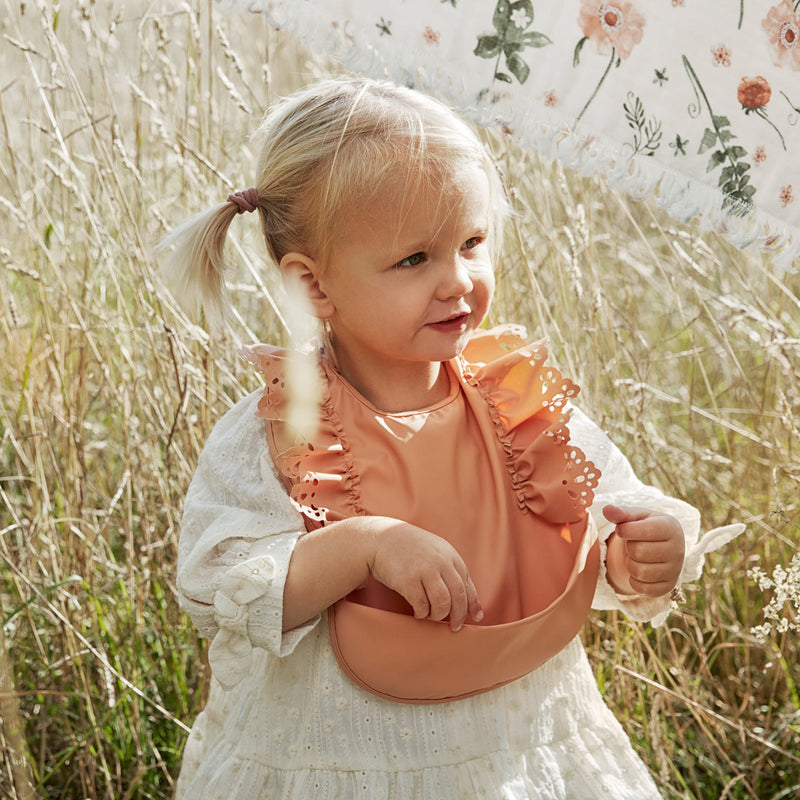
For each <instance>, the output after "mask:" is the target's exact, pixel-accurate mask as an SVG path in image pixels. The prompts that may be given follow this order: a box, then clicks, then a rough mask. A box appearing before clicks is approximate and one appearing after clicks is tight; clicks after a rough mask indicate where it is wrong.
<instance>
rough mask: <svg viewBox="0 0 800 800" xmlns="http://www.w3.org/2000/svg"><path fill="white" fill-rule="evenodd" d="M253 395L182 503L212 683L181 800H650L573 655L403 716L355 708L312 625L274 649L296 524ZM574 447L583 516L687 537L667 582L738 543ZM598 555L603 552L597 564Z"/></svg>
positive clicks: (386, 706)
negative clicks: (666, 518) (589, 490)
mask: <svg viewBox="0 0 800 800" xmlns="http://www.w3.org/2000/svg"><path fill="white" fill-rule="evenodd" d="M260 396H261V391H257V392H255V393H253V394H252V395H250V396H249V397H247V398H245V399H244V400H242V401H241V402H239V403H238V404H237V405H236V406H235V407H234V408H233V409H232V410H231V411H230V412H228V413H227V414H226V415H225V416H224V417H223V418H222V420H221V421H220V422H219V423H218V424H217V426H216V427H215V429H214V431H213V432H212V434H211V436H210V437H209V440H208V442H207V444H206V447H205V449H204V451H203V453H202V455H201V458H200V461H199V464H198V468H197V472H196V474H195V477H194V479H193V481H192V484H191V486H190V489H189V492H188V494H187V497H186V504H185V511H184V519H183V526H182V530H181V538H180V546H179V565H178V590H179V596H180V598H181V604H182V606H183V608H184V609H185V610H186V611H188V612H189V614H190V615H191V616H192V618H193V620H194V622H195V624H196V625H197V627H198V629H199V630H200V632H201V633H202V634H204V635H205V636H207V637H208V638H209V639H210V640H211V646H210V649H209V663H210V665H211V668H212V672H213V674H214V675H215V676H218V677H219V679H220V680H221V681H222V682H223V683H224V684H225V685H226V686H227V687H228V688H227V690H225V689H223V688H222V685H221V683H220V681H219V680H217V679H216V678H213V679H212V685H211V692H210V697H209V699H208V703H207V706H206V708H205V710H204V711H203V712H202V713H201V714H200V716H199V717H198V719H197V720H196V721H195V724H194V726H193V728H192V733H191V735H190V737H189V740H188V744H187V746H186V750H185V753H184V762H183V767H182V771H181V775H180V779H179V782H178V792H177V798H178V799H179V800H201V799H202V800H229V798H236V799H237V800H268V799H269V800H273V799H277V798H281V800H309V798H314V800H334V799H338V800H344V799H346V800H352V798H364V800H390V799H391V800H426V799H427V800H456V798H469V800H475V799H476V798H481V800H493V799H496V800H500V799H501V798H503V800H523V799H524V800H534V799H538V800H582V798H586V800H589V799H590V798H591V800H594V798H596V797H598V796H608V797H614V798H616V799H617V800H626V799H627V800H655V798H658V797H659V793H658V791H657V790H656V787H655V785H654V783H653V782H652V780H651V778H650V775H649V772H648V769H647V768H646V767H645V765H644V764H643V763H642V761H641V760H640V759H639V758H638V757H637V756H636V754H635V753H634V751H633V749H632V747H631V744H630V742H629V740H628V737H627V736H626V734H625V732H624V731H623V729H622V728H621V726H620V724H619V723H618V722H617V720H616V719H615V717H614V716H613V714H612V713H611V711H610V710H609V709H608V707H607V706H606V705H605V703H604V701H603V699H602V697H601V694H600V691H599V690H598V687H597V683H596V681H595V678H594V676H593V674H592V671H591V669H590V666H589V663H588V660H587V658H586V654H585V652H584V649H583V647H582V645H581V643H580V641H579V640H578V639H575V640H574V641H573V642H572V643H571V644H570V645H568V646H567V648H566V649H564V650H563V651H562V652H561V653H559V654H558V655H557V656H556V657H555V658H553V659H551V660H550V661H548V662H547V663H545V664H544V665H543V666H542V667H540V668H539V669H537V670H535V671H534V672H533V673H531V674H529V675H527V676H526V677H524V678H522V679H520V680H517V681H515V682H513V683H511V684H508V685H507V686H503V687H501V688H499V689H495V690H493V691H490V692H486V693H483V694H480V695H477V696H475V697H471V698H467V699H464V700H459V701H457V702H452V703H443V704H436V705H404V704H399V703H392V702H389V701H387V700H383V699H381V698H378V697H376V696H374V695H371V694H369V693H367V692H366V691H364V690H363V689H361V688H360V687H358V686H356V685H355V684H354V683H352V682H351V681H350V680H349V679H348V678H347V677H346V676H345V674H344V673H343V672H342V670H341V669H340V668H339V665H338V662H337V660H336V657H335V655H334V653H333V651H332V648H331V642H330V637H329V634H328V627H327V624H325V619H324V615H322V616H321V617H320V618H317V619H314V620H312V621H311V622H309V623H308V624H306V625H304V626H301V627H300V628H297V629H295V630H292V631H289V632H288V633H282V632H281V627H282V626H281V623H282V614H283V611H282V599H283V586H284V581H285V578H286V573H287V570H288V566H289V560H290V558H291V554H292V549H293V547H294V544H295V542H296V540H297V537H298V536H300V535H301V534H302V533H303V532H305V526H304V523H303V520H302V517H301V516H300V514H299V512H298V511H297V510H296V509H295V508H294V506H293V505H292V504H291V502H290V501H289V498H288V495H287V494H286V492H285V490H284V488H283V485H282V484H281V483H280V481H279V480H278V478H277V477H276V474H275V470H274V467H273V464H272V461H271V458H270V455H269V448H268V445H267V440H266V431H265V426H264V422H263V420H261V419H259V418H257V417H256V415H255V412H256V407H257V403H258V400H259V398H260ZM570 429H571V433H572V440H573V441H574V442H575V443H576V445H578V446H579V447H580V448H581V449H582V450H583V451H584V452H585V453H586V456H587V457H588V458H589V459H591V460H592V461H593V462H594V463H595V465H596V466H598V467H599V468H600V469H601V470H602V477H601V479H600V482H599V484H598V486H597V489H596V491H595V504H594V506H593V507H592V511H591V513H592V514H593V516H594V518H595V520H596V522H597V525H598V529H599V534H600V538H601V542H605V540H606V539H607V538H608V536H609V535H610V533H611V531H612V529H613V526H612V525H611V524H610V523H608V522H607V521H606V520H605V519H604V518H603V516H602V514H600V512H599V511H598V509H601V508H602V507H603V506H604V505H606V504H607V503H618V504H623V505H638V506H647V507H649V508H652V509H655V510H661V511H664V512H666V513H670V514H673V515H674V516H676V517H677V518H678V520H679V521H680V523H681V525H682V526H683V529H684V532H685V535H686V544H687V559H686V564H685V568H684V574H683V578H682V580H688V581H692V580H695V579H696V578H697V577H698V576H699V574H700V571H701V569H702V565H703V559H704V554H705V552H706V551H707V550H708V549H713V548H714V547H717V546H719V545H720V544H722V543H724V541H727V540H728V539H730V538H731V537H732V536H733V535H735V533H737V532H738V531H739V530H741V527H740V526H738V527H737V526H731V527H730V529H721V530H720V531H718V532H716V533H714V535H713V536H709V535H708V534H707V535H706V536H704V537H703V538H702V539H701V540H700V541H699V542H698V541H697V539H698V531H699V527H700V523H699V514H698V512H697V510H696V509H694V508H693V507H692V506H689V505H687V504H686V503H684V502H682V501H680V500H677V499H674V498H671V497H668V496H666V495H664V494H663V493H662V492H661V491H659V490H658V489H657V488H654V487H652V486H647V485H645V484H643V483H642V482H641V481H639V480H638V479H637V478H636V476H635V475H634V473H633V470H632V469H631V467H630V464H629V463H628V461H627V460H626V459H625V457H624V456H623V455H622V454H621V453H620V451H619V450H618V449H617V448H616V447H615V446H614V445H613V444H612V443H611V441H610V440H609V439H608V437H607V436H606V435H605V434H604V433H603V432H602V431H601V430H600V429H599V428H598V427H597V426H596V425H594V423H592V422H591V421H590V420H589V419H588V418H586V416H585V415H583V414H582V413H581V412H580V410H579V409H575V410H574V413H573V417H572V419H571V422H570ZM604 550H605V545H604V544H601V554H603V555H604ZM603 573H604V570H603V568H602V567H601V575H600V578H599V582H598V587H597V592H596V595H595V602H594V604H593V605H594V606H595V607H596V608H617V609H622V610H624V611H625V613H627V614H628V615H629V616H631V617H634V618H637V619H642V620H645V619H655V620H656V622H658V621H663V619H664V617H665V616H666V614H667V613H668V611H669V608H670V604H669V601H668V600H666V599H662V600H649V601H646V602H644V601H637V600H631V599H628V600H622V599H620V598H618V597H617V596H616V595H615V594H614V592H613V590H612V589H611V587H610V586H609V585H608V583H607V581H606V580H605V575H604V574H603Z"/></svg>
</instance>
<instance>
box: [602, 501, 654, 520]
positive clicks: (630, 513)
mask: <svg viewBox="0 0 800 800" xmlns="http://www.w3.org/2000/svg"><path fill="white" fill-rule="evenodd" d="M654 513H656V512H654V511H653V509H652V508H642V507H640V506H615V505H607V506H603V516H604V517H605V518H606V519H607V520H608V521H609V522H613V523H614V524H615V525H621V524H622V523H623V522H638V521H639V520H643V519H647V517H652V516H653V514H654Z"/></svg>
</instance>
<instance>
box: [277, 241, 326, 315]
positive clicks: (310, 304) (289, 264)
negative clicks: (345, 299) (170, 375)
mask: <svg viewBox="0 0 800 800" xmlns="http://www.w3.org/2000/svg"><path fill="white" fill-rule="evenodd" d="M280 270H281V277H282V278H283V285H284V286H285V287H286V291H287V292H288V294H289V297H290V298H291V299H293V300H295V301H297V300H299V302H300V303H301V305H302V306H303V308H304V309H305V310H306V311H308V312H309V313H310V314H312V315H313V316H315V317H316V318H317V319H328V317H331V316H333V312H334V310H335V308H334V305H333V303H332V302H331V299H330V298H329V297H328V295H327V294H325V292H324V291H323V289H322V287H321V286H320V283H319V272H320V270H319V265H318V264H317V262H316V261H314V259H313V258H309V257H308V256H305V255H303V254H302V253H287V254H286V255H285V256H284V257H283V258H282V259H281V263H280Z"/></svg>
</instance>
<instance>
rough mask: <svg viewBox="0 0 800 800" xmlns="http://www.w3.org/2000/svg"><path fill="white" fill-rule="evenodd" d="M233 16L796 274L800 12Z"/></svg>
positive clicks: (668, 4)
mask: <svg viewBox="0 0 800 800" xmlns="http://www.w3.org/2000/svg"><path fill="white" fill-rule="evenodd" d="M223 5H225V6H226V7H227V8H233V9H235V10H238V11H246V12H249V13H264V14H267V15H268V18H269V21H270V22H271V23H272V24H273V25H275V26H276V27H281V28H286V29H288V30H291V31H293V32H295V33H297V34H298V35H299V36H300V37H301V38H303V39H304V40H305V41H307V42H308V43H309V44H310V45H312V46H315V47H317V48H319V49H322V50H324V51H325V52H328V53H330V54H332V55H334V56H336V57H337V58H338V59H339V60H341V61H342V62H343V63H344V64H345V65H346V66H348V67H349V68H351V69H353V70H356V71H359V72H363V73H367V74H370V75H372V76H374V77H388V78H390V79H392V80H394V81H397V82H401V83H406V84H408V85H412V86H416V87H418V88H421V89H425V90H427V91H430V92H432V93H434V94H436V95H438V96H440V97H441V98H442V99H444V100H445V101H447V102H449V103H450V104H451V105H453V106H455V107H456V108H458V109H459V110H460V111H461V112H462V113H464V114H465V115H466V116H468V117H470V118H471V119H472V120H473V121H475V122H477V123H479V124H492V123H499V124H501V125H503V126H504V127H505V129H506V131H507V132H508V133H509V134H510V135H514V136H517V137H519V139H520V141H521V142H522V143H523V144H525V145H526V146H529V147H534V148H536V149H537V150H539V151H540V152H541V153H542V154H543V155H544V156H545V157H547V158H558V159H559V160H561V161H562V163H563V164H564V165H565V166H567V167H571V168H575V169H579V170H582V171H584V172H586V173H603V174H605V175H606V176H607V177H608V179H609V180H610V181H611V182H612V184H614V185H616V186H618V187H619V188H621V189H623V190H625V191H627V192H630V193H632V194H634V195H639V196H648V195H649V196H653V197H655V198H656V199H657V201H658V202H659V203H660V204H661V205H663V206H664V207H665V208H667V209H668V211H669V212H670V213H671V214H672V215H673V216H675V217H677V218H679V219H682V220H688V219H691V218H695V217H698V218H700V219H701V220H702V221H703V222H704V223H705V224H706V226H707V227H713V228H714V229H716V230H718V231H720V232H722V233H724V234H725V235H726V236H727V237H728V238H729V239H730V240H731V241H733V242H734V243H735V244H737V245H738V246H740V247H751V246H752V247H757V248H760V249H762V250H766V251H769V252H771V253H772V254H773V256H774V259H775V262H776V263H777V264H778V265H779V266H780V267H782V268H785V269H792V268H793V267H794V268H797V267H798V266H799V265H800V261H798V255H800V0H782V1H781V2H774V0H773V1H772V2H770V0H739V2H725V3H722V2H710V0H618V1H617V2H613V3H603V2H599V1H598V0H563V1H562V2H558V3H554V2H552V0H516V2H509V1H508V0H499V1H497V2H496V0H249V1H248V0H239V1H238V2H237V0H228V2H225V3H223ZM511 179H512V180H513V176H511Z"/></svg>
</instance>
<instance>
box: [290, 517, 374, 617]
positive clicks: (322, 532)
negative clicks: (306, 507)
mask: <svg viewBox="0 0 800 800" xmlns="http://www.w3.org/2000/svg"><path fill="white" fill-rule="evenodd" d="M380 519H381V518H380V517H352V518H349V519H344V520H341V521H340V522H335V523H333V524H331V525H327V526H325V527H323V528H319V529H318V530H315V531H311V532H309V533H306V534H304V535H303V536H301V537H300V538H299V539H298V540H297V543H296V544H295V548H294V551H293V553H292V558H291V561H290V562H289V571H288V573H287V575H286V584H285V586H284V590H283V630H284V631H288V630H291V629H292V628H296V627H297V626H298V625H302V624H303V623H304V622H306V621H308V620H309V619H312V618H313V617H315V616H316V615H317V614H319V613H320V612H321V611H324V610H325V609H326V608H328V607H330V606H332V605H333V604H334V603H335V602H336V601H337V600H340V599H341V598H342V597H344V596H345V595H347V594H349V593H350V592H352V591H354V590H355V589H358V588H359V587H360V586H363V585H364V584H365V583H366V582H367V578H368V577H369V554H368V553H369V549H368V542H369V539H370V537H371V535H372V534H373V533H374V529H375V527H376V524H377V521H378V520H380Z"/></svg>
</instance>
